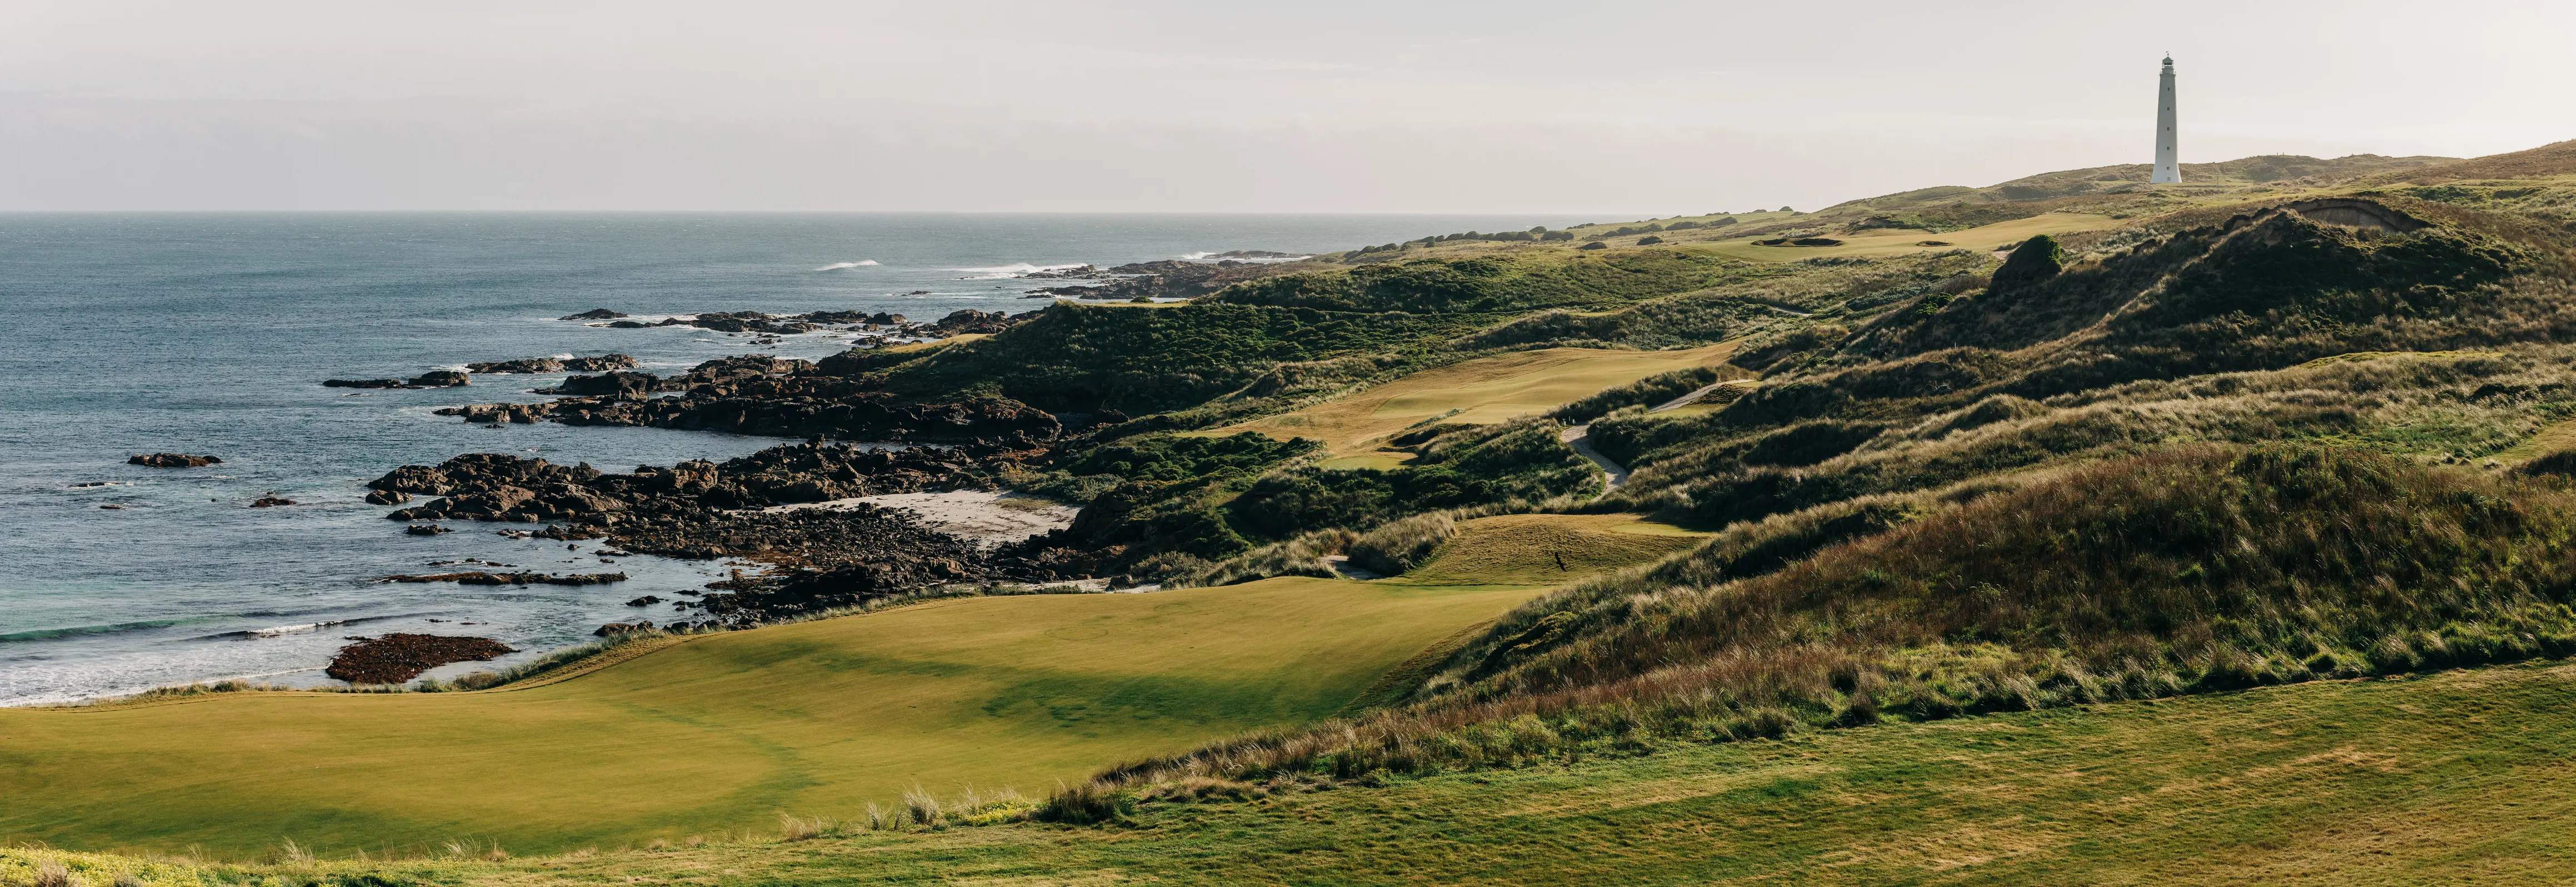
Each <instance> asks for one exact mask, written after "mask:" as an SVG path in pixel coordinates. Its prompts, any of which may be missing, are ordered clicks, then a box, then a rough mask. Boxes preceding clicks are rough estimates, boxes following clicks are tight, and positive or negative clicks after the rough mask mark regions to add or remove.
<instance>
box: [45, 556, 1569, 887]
mask: <svg viewBox="0 0 2576 887" xmlns="http://www.w3.org/2000/svg"><path fill="white" fill-rule="evenodd" d="M1533 593H1534V591H1533V590H1531V589H1524V588H1485V589H1469V590H1456V589H1439V588H1428V587H1422V586H1379V585H1369V584H1362V583H1355V582H1347V581H1337V580H1320V579H1278V580H1271V581H1269V582H1263V583H1253V584H1247V585H1237V586H1231V587H1226V588H1209V589H1193V590H1183V591H1171V592H1162V593H1156V594H1148V595H1046V596H1023V597H991V598H964V599H955V600H947V601H935V602H930V603H925V604H920V605H916V606H912V607H907V608H902V609H897V610H891V611H886V612H880V613H875V614H870V615H865V616H856V617H846V618H838V619H826V620H820V621H815V622H807V623H800V624H794V625H782V626H774V627H768V628H762V629H757V630H752V631H745V632H732V633H725V634H716V635H705V636H697V637H692V638H688V639H685V640H682V641H680V642H678V643H675V644H673V645H671V646H668V647H665V648H661V649H658V650H654V651H652V652H650V653H647V654H645V655H641V656H638V657H635V658H633V659H630V660H626V661H623V662H618V663H615V664H613V665H609V666H607V667H603V668H599V669H598V670H596V671H591V672H589V673H587V674H582V675H580V676H577V677H573V678H570V679H567V680H560V681H553V682H544V681H539V682H535V683H534V685H532V686H527V687H524V688H519V689H512V688H503V689H500V690H493V691H483V692H461V693H407V694H392V695H353V694H318V693H316V694H303V693H222V694H208V695H203V696H193V697H184V698H178V699H173V700H169V701H164V702H157V703H145V704H135V705H123V706H109V707H100V708H64V709H6V710H0V797H5V798H7V799H8V802H7V803H6V804H0V839H6V840H41V841H46V842H50V843H52V844H55V845H60V846H67V847H80V848H89V849H114V848H131V849H138V850H157V851H163V852H172V851H178V850H180V849H182V848H184V847H187V846H189V845H192V844H194V845H202V846H203V847H205V848H207V849H208V851H209V852H211V853H215V854H218V855H219V856H221V857H225V858H241V857H243V856H245V855H248V854H254V853H257V852H259V851H260V849H261V848H264V847H267V846H269V845H272V844H274V843H276V842H277V841H278V840H280V839H281V838H293V839H295V840H296V841H298V842H301V843H302V844H303V845H304V846H307V847H312V848H317V850H319V851H320V852H323V853H326V854H332V855H345V854H347V853H350V852H352V851H355V850H357V849H360V848H364V849H366V850H368V851H369V852H374V853H378V854H383V853H386V852H389V851H391V852H396V853H401V852H405V848H410V850H411V851H412V852H418V851H421V850H423V849H426V848H432V847H435V846H436V845H437V843H438V842H441V841H446V840H451V839H461V838H467V837H472V838H477V839H497V840H499V841H501V842H502V843H503V844H504V845H506V846H508V847H510V848H511V849H513V850H514V851H520V852H549V851H560V850H568V849H572V848H575V847H580V846H585V845H591V844H604V845H612V846H613V845H619V844H640V843H643V842H645V841H648V840H651V839H653V838H656V837H660V838H664V839H668V840H678V839H679V838H681V837H684V836H686V835H689V834H707V833H716V832H720V831H722V830H726V829H735V830H739V829H767V828H770V827H772V826H773V825H774V824H775V822H776V819H777V817H778V816H779V815H780V814H781V813H782V812H785V813H794V814H797V815H801V816H817V815H820V816H831V817H835V818H838V819H841V820H843V821H848V820H851V819H853V818H859V817H863V815H864V810H865V807H866V805H867V804H869V803H879V804H888V805H891V804H896V803H899V798H900V796H901V794H902V793H903V792H904V791H906V790H910V789H913V788H914V787H915V786H923V787H927V789H928V790H930V791H933V792H935V793H937V794H939V795H941V796H951V795H955V794H957V793H959V792H960V791H961V790H962V789H964V788H965V787H967V786H973V787H976V788H978V789H979V790H982V791H985V792H991V791H993V790H996V789H999V788H1002V787H1004V786H1013V787H1017V788H1019V789H1021V790H1023V791H1025V792H1030V793H1038V794H1042V793H1043V789H1045V788H1047V787H1048V786H1051V785H1052V784H1053V783H1054V782H1055V781H1056V780H1058V779H1079V778H1081V777H1083V776H1085V775H1087V774H1089V773H1090V772H1092V771H1093V770H1094V769H1096V768H1097V767H1098V766H1100V764H1101V763H1102V762H1104V761H1109V760H1115V759H1118V758H1122V757H1131V756H1136V755H1140V754H1153V753H1168V752H1172V751H1178V750H1180V749H1182V748H1186V747H1187V746H1189V745H1191V744H1194V743H1197V742H1204V741H1207V740H1210V739H1214V738H1217V737H1219V736H1223V735H1228V734H1231V733H1234V732H1237V731H1240V730H1243V729H1247V728H1254V727H1260V726H1265V725H1268V726H1285V725H1289V724H1295V723H1302V722H1306V721H1311V720H1314V719H1317V718H1321V717H1323V716H1325V715H1328V714H1330V713H1332V712H1334V711H1336V710H1338V709H1340V708H1341V707H1342V706H1343V705H1345V704H1346V703H1348V702H1349V701H1350V700H1351V699H1353V698H1354V697H1356V696H1357V695H1358V694H1359V693H1360V692H1361V691H1362V690H1363V689H1365V688H1366V687H1368V686H1369V685H1370V684H1371V683H1372V682H1373V681H1375V680H1376V679H1377V678H1378V676H1379V675H1380V674H1381V673H1383V672H1384V671H1386V670H1387V669H1388V668H1390V667H1392V666H1394V665H1395V664H1397V663H1398V662H1401V661H1403V660H1405V659H1406V658H1408V657H1410V656H1412V655H1413V654H1414V653H1415V652H1416V651H1419V650H1421V649H1423V648H1424V647H1426V646H1429V645H1430V644H1432V643H1433V642H1435V641H1438V640H1440V639H1441V638H1443V637H1445V636H1447V635H1449V634H1451V633H1453V632H1455V631H1456V630H1458V629H1459V628H1461V627H1464V626H1468V625H1472V624H1475V623H1477V622H1479V621H1482V620H1485V619H1488V618H1490V617H1492V616H1494V615H1495V614H1497V613H1499V612H1502V611H1504V610H1506V609H1508V608H1510V607H1511V606H1513V605H1514V604H1516V603H1518V602H1520V601H1522V600H1525V599H1527V598H1528V597H1529V596H1530V595H1531V594H1533Z"/></svg>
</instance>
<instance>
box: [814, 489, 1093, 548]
mask: <svg viewBox="0 0 2576 887" xmlns="http://www.w3.org/2000/svg"><path fill="white" fill-rule="evenodd" d="M855 505H874V506H876V507H878V508H887V509H893V510H896V511H901V512H904V513H906V514H909V515H911V516H912V518H913V519H914V520H918V521H920V522H921V523H922V524H923V525H925V526H928V527H930V528H931V529H934V530H938V531H940V532H942V533H947V534H950V535H954V536H962V537H964V538H967V539H971V540H974V542H975V543H976V544H978V545H982V546H985V547H987V548H990V547H993V546H996V545H1002V544H1004V543H1010V542H1018V541H1020V540H1022V539H1026V538H1029V537H1031V536H1035V535H1039V534H1041V533H1045V532H1047V531H1049V530H1058V529H1063V528H1065V527H1069V526H1072V525H1073V516H1074V514H1075V513H1077V512H1079V511H1081V510H1082V509H1079V508H1075V507H1073V506H1071V505H1064V504H1060V503H1057V502H1055V501H1053V500H1050V499H1041V498H1038V497H1036V496H1029V495H1023V494H1020V493H990V492H984V491H980V490H958V491H956V492H951V493H889V494H886V495H883V496H861V497H858V498H855V499H834V500H832V501H829V502H807V503H802V504H797V505H781V506H778V507H776V508H772V509H770V510H772V511H783V510H787V509H794V508H849V507H852V506H855Z"/></svg>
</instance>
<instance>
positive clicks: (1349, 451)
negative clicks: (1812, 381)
mask: <svg viewBox="0 0 2576 887" xmlns="http://www.w3.org/2000/svg"><path fill="white" fill-rule="evenodd" d="M1734 350H1735V346H1733V345H1731V344H1719V345H1709V346H1705V347H1700V348H1691V349H1686V350H1677V351H1612V350H1604V349H1593V348H1548V349H1543V350H1538V351H1519V352H1513V353H1509V354H1502V355H1497V356H1494V357H1485V358H1478V359H1476V360H1470V361H1466V362H1463V363H1456V364H1451V365H1449V366H1445V367H1438V368H1434V369H1429V370H1424V371H1422V372H1419V373H1414V374H1412V375H1409V376H1406V377H1404V378H1401V379H1397V380H1395V381H1393V382H1389V383H1386V384H1383V385H1378V386H1374V387H1371V388H1368V389H1366V390H1363V391H1361V392H1359V393H1357V394H1353V395H1350V396H1347V397H1343V398H1340V399H1337V400H1333V401H1330V402H1328V403H1323V404H1318V405H1316V406H1312V407H1308V408H1305V409H1302V410H1297V411H1295V412H1290V413H1283V414H1280V415H1276V416H1267V417H1264V418H1261V419H1256V420H1253V421H1250V422H1245V423H1242V424H1239V425H1234V426H1230V427H1227V428H1221V429H1217V430H1215V431H1211V432H1205V433H1207V434H1213V435H1225V434H1236V433H1240V432H1245V431H1255V432H1260V433H1262V434H1265V435H1269V436H1271V437H1275V438H1280V439H1286V438H1291V437H1305V438H1309V439H1315V440H1321V441H1323V442H1324V445H1325V446H1326V447H1328V448H1330V449H1331V450H1332V452H1333V453H1334V454H1335V455H1338V456H1343V457H1367V456H1368V455H1369V454H1370V453H1371V452H1372V451H1374V450H1376V449H1377V448H1378V446H1379V445H1381V444H1383V443H1385V441H1386V439H1387V438H1388V437H1391V436H1393V435H1395V434H1397V433H1399V432H1402V431H1404V430H1405V429H1407V428H1412V427H1415V426H1418V425H1427V424H1431V423H1435V422H1437V423H1448V424H1460V425H1465V424H1487V423H1493V422H1500V421H1503V420H1505V419H1509V418H1511V417H1514V416H1520V415H1527V414H1530V413H1543V412H1546V411H1548V410H1551V409H1555V408H1556V407H1558V406H1561V405H1563V404H1565V403H1568V402H1571V401H1573V400H1575V399H1577V398H1580V397H1583V396H1585V395H1588V394H1591V393H1593V392H1596V391H1599V390H1601V389H1604V388H1612V387H1616V386H1620V385H1626V384H1628V383H1630V382H1634V381H1637V380H1638V379H1643V378H1645V377H1647V376H1652V375H1655V374H1657V373H1666V372H1671V371H1673V370H1679V369H1687V368H1690V367H1697V366H1710V365H1714V364H1716V363H1718V362H1720V361H1723V360H1725V359H1726V358H1727V356H1728V355H1729V354H1732V353H1734ZM1354 467H1362V466H1354ZM1366 467H1382V466H1366Z"/></svg>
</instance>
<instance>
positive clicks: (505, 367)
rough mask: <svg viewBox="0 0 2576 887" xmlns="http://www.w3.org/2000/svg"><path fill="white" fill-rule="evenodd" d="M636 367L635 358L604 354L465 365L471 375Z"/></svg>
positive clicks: (576, 371) (524, 358) (587, 370)
mask: <svg viewBox="0 0 2576 887" xmlns="http://www.w3.org/2000/svg"><path fill="white" fill-rule="evenodd" d="M634 366H635V358H633V357H630V356H628V355H624V354H602V355H599V356H597V357H560V358H559V357H523V358H520V359H518V360H504V361H497V362H493V363H469V364H466V365H465V371H466V372H469V373H491V374H495V375H506V374H529V373H561V372H575V373H598V372H606V371H609V370H623V369H632V368H634Z"/></svg>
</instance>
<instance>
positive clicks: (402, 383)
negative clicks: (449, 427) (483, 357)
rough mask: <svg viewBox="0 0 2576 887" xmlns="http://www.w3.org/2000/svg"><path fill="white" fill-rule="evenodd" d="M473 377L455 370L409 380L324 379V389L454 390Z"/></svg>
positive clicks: (441, 371) (433, 371)
mask: <svg viewBox="0 0 2576 887" xmlns="http://www.w3.org/2000/svg"><path fill="white" fill-rule="evenodd" d="M472 381H473V377H472V376H469V375H467V374H465V373H460V372H457V371H455V370H431V371H429V372H426V373H422V374H420V375H418V376H414V377H412V378H410V379H325V380H323V381H322V387H324V388H454V387H456V386H459V385H464V384H468V383H470V382H472Z"/></svg>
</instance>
